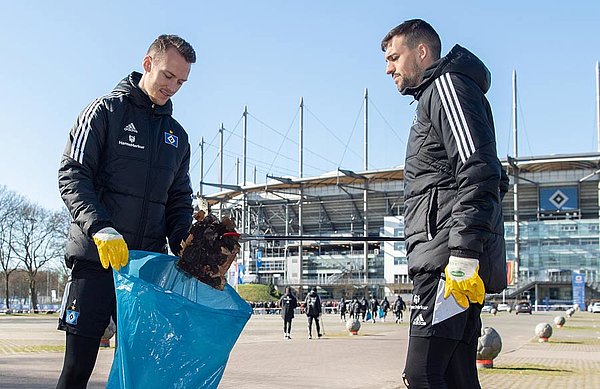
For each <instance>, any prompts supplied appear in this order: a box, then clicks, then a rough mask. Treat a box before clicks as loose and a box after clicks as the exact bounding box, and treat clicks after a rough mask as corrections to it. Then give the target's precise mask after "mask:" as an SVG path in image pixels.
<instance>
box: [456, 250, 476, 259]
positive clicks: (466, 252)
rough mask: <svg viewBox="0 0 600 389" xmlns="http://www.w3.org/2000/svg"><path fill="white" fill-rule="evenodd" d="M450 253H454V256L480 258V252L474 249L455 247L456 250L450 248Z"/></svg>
mask: <svg viewBox="0 0 600 389" xmlns="http://www.w3.org/2000/svg"><path fill="white" fill-rule="evenodd" d="M450 255H452V256H454V257H460V258H474V259H477V260H478V259H479V256H480V253H478V252H477V251H473V250H460V249H454V250H450Z"/></svg>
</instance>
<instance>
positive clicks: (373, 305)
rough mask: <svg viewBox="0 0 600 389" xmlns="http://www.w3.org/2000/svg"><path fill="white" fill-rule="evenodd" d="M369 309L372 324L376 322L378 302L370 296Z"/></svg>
mask: <svg viewBox="0 0 600 389" xmlns="http://www.w3.org/2000/svg"><path fill="white" fill-rule="evenodd" d="M369 309H370V310H371V319H373V323H375V322H376V321H377V316H379V301H377V297H375V296H374V295H373V296H371V299H370V300H369Z"/></svg>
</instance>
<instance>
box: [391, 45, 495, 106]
mask: <svg viewBox="0 0 600 389" xmlns="http://www.w3.org/2000/svg"><path fill="white" fill-rule="evenodd" d="M450 72H452V73H460V74H463V75H465V76H467V77H469V78H471V79H472V80H473V81H475V83H476V84H477V85H478V86H479V88H480V89H481V91H482V92H483V93H486V92H487V91H488V90H489V89H490V85H491V82H492V76H491V73H490V71H489V70H488V68H487V67H486V66H485V65H484V63H483V62H482V61H481V60H480V59H479V58H477V56H476V55H475V54H473V53H471V52H470V51H469V50H467V49H465V48H464V47H462V46H459V45H455V46H454V47H453V48H452V50H450V52H449V53H448V54H447V55H446V56H444V57H442V58H440V59H438V60H437V61H435V62H434V63H432V64H431V65H430V66H429V67H428V68H427V69H425V72H423V77H422V78H421V83H420V84H419V85H417V86H415V87H408V88H404V89H403V90H402V91H401V92H400V93H402V94H403V95H411V96H414V98H415V99H416V100H419V97H420V96H421V94H422V93H423V91H425V89H427V87H428V86H429V85H430V84H431V83H432V82H433V81H435V80H436V79H437V78H438V77H439V76H441V75H442V74H444V73H450Z"/></svg>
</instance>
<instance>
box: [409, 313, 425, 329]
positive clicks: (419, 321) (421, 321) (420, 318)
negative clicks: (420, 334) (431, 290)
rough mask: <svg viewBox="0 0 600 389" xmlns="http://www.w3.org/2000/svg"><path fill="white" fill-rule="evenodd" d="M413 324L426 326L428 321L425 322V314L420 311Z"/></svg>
mask: <svg viewBox="0 0 600 389" xmlns="http://www.w3.org/2000/svg"><path fill="white" fill-rule="evenodd" d="M412 323H413V325H414V326H424V325H426V324H427V323H426V322H425V319H423V315H422V314H420V313H419V316H417V317H415V320H413V322H412Z"/></svg>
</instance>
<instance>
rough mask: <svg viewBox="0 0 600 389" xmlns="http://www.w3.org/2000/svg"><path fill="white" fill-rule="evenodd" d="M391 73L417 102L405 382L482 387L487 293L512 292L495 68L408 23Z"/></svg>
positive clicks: (409, 190) (396, 33)
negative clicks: (494, 106)
mask: <svg viewBox="0 0 600 389" xmlns="http://www.w3.org/2000/svg"><path fill="white" fill-rule="evenodd" d="M381 49H382V50H383V51H384V52H385V61H386V73H387V74H388V75H390V76H391V77H392V79H393V81H394V83H395V84H396V87H397V88H398V90H399V91H400V93H401V94H403V95H410V96H413V97H414V99H415V100H417V102H418V104H417V107H416V115H415V118H414V120H413V124H412V127H411V129H410V134H409V137H408V142H407V143H408V145H407V150H406V160H405V165H404V235H405V239H406V251H407V257H408V274H409V276H410V278H411V279H412V280H413V298H412V303H411V313H410V338H409V345H408V353H407V358H406V366H405V368H404V373H403V379H404V383H405V385H406V386H407V387H409V388H446V387H453V388H469V389H475V388H480V384H479V380H478V377H477V368H476V364H475V357H476V353H477V339H478V337H479V335H480V333H481V318H480V312H481V307H482V304H483V299H484V297H485V293H486V292H489V293H499V292H501V291H502V290H503V289H504V288H505V287H506V253H505V242H504V224H503V216H502V198H503V196H504V194H505V193H506V192H507V190H508V184H509V181H508V176H507V175H506V172H505V171H504V169H503V168H502V165H501V164H500V160H499V159H498V156H497V152H496V135H495V130H494V120H493V118H492V110H491V107H490V105H489V103H488V101H487V99H486V98H485V93H486V92H487V91H488V90H489V88H490V82H491V76H490V72H489V70H488V69H487V68H486V67H485V65H484V64H483V63H482V62H481V60H479V58H477V57H476V56H475V55H474V54H473V53H471V52H470V51H468V50H467V49H465V48H463V47H461V46H459V45H456V46H454V47H453V48H452V50H450V52H449V53H448V54H447V55H446V56H445V57H440V56H441V41H440V38H439V36H438V34H437V32H436V31H435V30H434V29H433V28H432V27H431V26H430V25H429V24H428V23H427V22H425V21H423V20H420V19H414V20H407V21H405V22H404V23H402V24H400V25H399V26H397V27H394V28H393V29H392V30H390V32H389V33H388V34H387V35H386V36H385V37H384V38H383V40H382V42H381Z"/></svg>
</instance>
